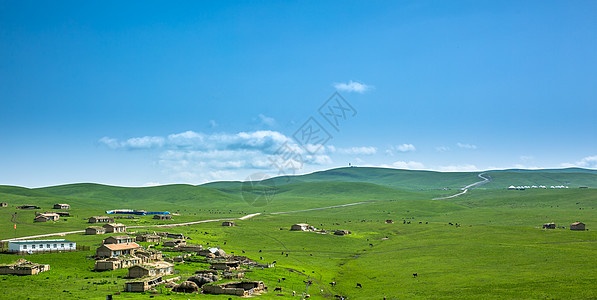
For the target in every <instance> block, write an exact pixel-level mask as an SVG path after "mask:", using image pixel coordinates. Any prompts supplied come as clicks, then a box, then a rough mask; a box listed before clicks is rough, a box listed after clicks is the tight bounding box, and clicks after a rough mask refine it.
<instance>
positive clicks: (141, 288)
mask: <svg viewBox="0 0 597 300" xmlns="http://www.w3.org/2000/svg"><path fill="white" fill-rule="evenodd" d="M178 280H180V277H174V278H169V279H167V280H164V278H163V277H162V276H156V277H148V278H144V279H141V280H131V281H128V282H126V283H125V284H124V290H125V291H127V292H145V291H147V290H149V289H151V288H154V287H156V286H158V285H162V284H166V283H168V282H174V281H178Z"/></svg>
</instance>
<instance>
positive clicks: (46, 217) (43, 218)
mask: <svg viewBox="0 0 597 300" xmlns="http://www.w3.org/2000/svg"><path fill="white" fill-rule="evenodd" d="M58 219H60V216H59V215H58V214H56V213H41V214H38V215H37V216H35V219H33V221H35V222H47V221H58Z"/></svg>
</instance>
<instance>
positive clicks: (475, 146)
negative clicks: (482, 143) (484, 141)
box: [456, 143, 477, 150]
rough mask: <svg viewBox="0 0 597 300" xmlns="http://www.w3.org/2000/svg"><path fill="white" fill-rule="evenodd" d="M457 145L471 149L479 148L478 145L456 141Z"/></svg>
mask: <svg viewBox="0 0 597 300" xmlns="http://www.w3.org/2000/svg"><path fill="white" fill-rule="evenodd" d="M456 145H457V146H458V147H459V148H463V149H471V150H475V149H477V145H472V144H463V143H456Z"/></svg>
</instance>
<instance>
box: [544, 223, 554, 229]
mask: <svg viewBox="0 0 597 300" xmlns="http://www.w3.org/2000/svg"><path fill="white" fill-rule="evenodd" d="M543 229H556V223H545V224H543Z"/></svg>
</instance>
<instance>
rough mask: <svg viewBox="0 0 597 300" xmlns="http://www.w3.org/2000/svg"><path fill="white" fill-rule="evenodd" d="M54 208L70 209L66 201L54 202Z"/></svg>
mask: <svg viewBox="0 0 597 300" xmlns="http://www.w3.org/2000/svg"><path fill="white" fill-rule="evenodd" d="M54 209H70V205H68V204H66V203H57V204H54Z"/></svg>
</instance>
